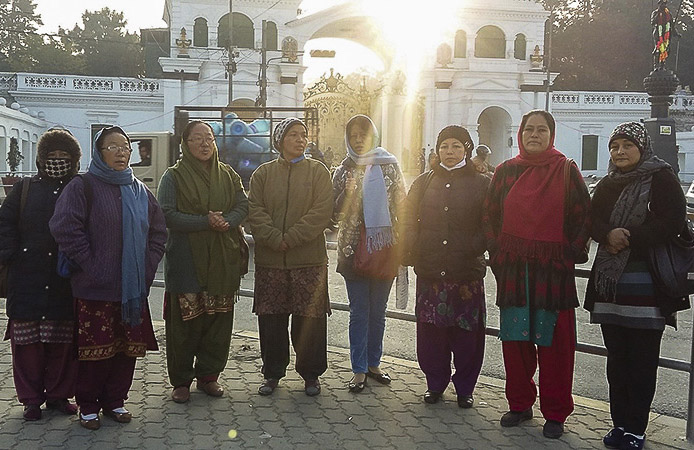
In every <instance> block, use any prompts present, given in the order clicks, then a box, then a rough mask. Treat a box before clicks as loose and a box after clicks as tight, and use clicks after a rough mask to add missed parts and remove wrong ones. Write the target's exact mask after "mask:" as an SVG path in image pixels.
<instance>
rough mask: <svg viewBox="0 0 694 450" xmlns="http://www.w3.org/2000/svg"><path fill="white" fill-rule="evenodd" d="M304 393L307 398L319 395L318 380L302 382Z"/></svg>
mask: <svg viewBox="0 0 694 450" xmlns="http://www.w3.org/2000/svg"><path fill="white" fill-rule="evenodd" d="M304 392H306V395H308V396H309V397H313V396H315V395H318V394H320V381H318V378H316V379H315V380H306V381H304Z"/></svg>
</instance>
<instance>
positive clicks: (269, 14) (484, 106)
mask: <svg viewBox="0 0 694 450" xmlns="http://www.w3.org/2000/svg"><path fill="white" fill-rule="evenodd" d="M300 3H301V0H281V1H279V2H276V1H274V0H234V11H235V13H234V24H235V25H234V27H235V28H234V29H235V30H237V29H238V33H237V34H235V35H234V44H235V45H236V50H237V51H238V55H237V56H236V57H235V58H234V62H235V64H236V72H235V73H234V74H233V99H234V103H235V104H239V105H252V104H254V103H255V101H256V99H257V98H258V93H259V92H258V74H259V69H260V61H261V60H260V58H261V56H260V52H259V51H258V50H257V49H259V48H260V47H261V31H262V30H261V27H262V21H263V20H265V21H266V23H267V28H266V33H267V35H266V36H267V37H268V38H267V45H266V48H268V49H269V51H268V52H267V57H268V58H270V59H269V64H268V69H267V79H268V85H267V92H268V97H267V105H268V106H291V107H298V106H302V105H303V98H304V92H305V90H306V88H307V86H306V85H305V83H304V79H303V76H304V72H305V70H306V66H304V64H303V61H304V58H303V56H302V54H301V53H302V50H303V49H304V48H305V46H306V44H307V43H308V42H309V41H310V40H312V39H316V38H324V37H333V38H341V39H350V40H353V41H356V42H358V43H360V44H362V45H365V46H367V47H369V48H370V49H372V50H373V51H374V52H375V53H376V54H378V55H380V56H381V57H382V59H383V61H384V65H385V66H386V68H387V70H389V69H393V68H392V67H390V66H389V65H390V64H391V59H390V57H391V56H392V53H391V51H392V49H390V48H388V46H387V44H384V42H383V40H382V39H380V35H379V30H378V26H377V24H376V25H374V21H373V20H372V19H371V18H369V17H367V16H365V13H364V11H363V10H361V9H360V8H358V7H357V6H355V5H354V4H351V3H346V4H342V5H338V6H334V7H331V8H328V9H325V10H322V11H319V12H316V13H314V14H308V15H307V14H302V13H301V12H300V11H298V10H297V9H298V7H299V5H300ZM461 4H462V5H461V6H460V8H459V9H458V10H454V11H451V14H455V16H456V23H457V24H458V26H457V29H456V30H455V31H454V33H452V35H451V36H450V39H449V40H447V41H444V42H441V43H440V45H439V48H438V49H437V51H432V52H431V54H429V55H426V58H425V67H424V68H423V71H422V73H421V76H420V78H419V80H418V82H417V86H416V87H415V88H414V89H415V90H416V97H417V98H418V99H419V101H420V104H421V108H422V110H423V114H422V116H423V117H422V120H421V121H420V122H419V123H418V125H417V126H418V127H421V133H419V134H418V136H421V139H419V138H418V140H419V142H418V143H417V144H416V145H418V146H422V147H424V146H426V144H434V143H435V141H436V135H437V133H438V131H439V130H440V129H441V128H443V127H444V126H446V125H449V124H459V125H462V126H464V127H466V128H467V129H468V130H470V132H471V135H472V136H473V140H474V141H475V142H476V143H477V142H479V143H484V144H487V145H488V146H489V147H490V148H492V151H493V155H492V162H493V163H495V164H498V163H499V162H501V161H503V160H505V159H508V158H510V157H512V156H513V155H515V154H516V153H517V151H518V144H517V133H518V126H519V124H520V119H521V116H522V115H523V114H524V113H525V112H527V111H529V110H531V109H535V108H544V107H545V102H546V90H545V87H544V83H545V80H546V79H547V73H546V72H544V71H543V68H542V62H541V55H542V54H543V53H544V49H543V45H544V26H545V21H546V19H547V17H548V15H549V14H548V12H547V11H545V10H544V9H543V8H542V6H541V5H540V4H539V3H537V2H536V1H535V0H488V1H482V0H470V1H468V2H461ZM227 14H228V2H226V1H222V0H166V2H165V10H164V20H165V21H166V22H167V24H168V25H169V33H168V35H169V40H170V42H168V47H169V49H168V52H167V53H168V55H167V56H163V57H161V58H159V64H160V66H161V68H162V71H163V77H162V78H156V79H154V78H147V79H125V78H113V77H85V76H72V75H50V74H28V73H18V74H7V73H5V74H0V95H2V94H1V93H2V91H6V92H7V94H8V96H11V98H12V99H14V100H16V102H17V103H18V104H19V111H18V110H15V109H12V108H10V106H11V105H10V104H7V105H4V106H3V105H0V153H1V154H0V157H1V158H2V160H0V170H2V169H4V168H5V166H3V164H4V163H5V162H4V161H5V157H6V152H7V148H8V145H9V144H7V140H8V139H9V137H8V136H10V135H12V133H14V134H17V135H18V136H21V137H22V139H23V142H27V144H26V145H27V146H28V147H27V148H28V149H31V148H32V145H34V146H35V142H36V138H37V136H38V135H40V132H41V131H43V130H45V129H46V128H48V127H50V126H54V125H59V126H63V127H66V128H68V129H70V130H71V131H72V132H73V133H74V134H75V136H76V137H77V138H78V140H79V141H80V143H81V145H82V147H83V153H84V154H85V156H84V159H83V167H86V163H87V161H88V158H89V156H88V153H89V149H90V148H91V137H92V136H93V132H94V129H96V128H98V127H100V126H101V125H104V124H119V125H121V126H123V127H124V128H125V129H126V130H127V131H171V130H172V129H173V111H174V108H175V106H177V105H201V106H225V105H227V104H228V84H229V83H228V79H227V78H226V77H225V76H226V75H227V74H228V70H227V69H228V65H229V54H228V52H227V50H226V49H224V48H221V47H220V45H226V43H228V39H229V38H228V37H227V36H228V28H225V27H228V15H227ZM183 29H185V34H183V32H182V30H183ZM144 31H146V30H143V32H144ZM422 32H426V30H423V31H422ZM644 32H647V30H645V31H644ZM164 46H166V43H165V44H164ZM283 49H284V51H283ZM292 49H293V50H292ZM164 50H167V49H164ZM393 73H394V75H393V76H389V77H385V78H384V80H383V88H382V89H381V91H380V92H381V96H380V98H379V101H378V102H377V103H375V106H374V110H373V111H372V116H374V118H375V119H376V122H377V123H378V124H379V125H380V127H379V128H380V131H381V135H382V143H383V145H384V146H385V147H386V148H388V149H389V150H391V151H392V152H393V153H395V154H396V155H398V156H400V155H401V154H402V151H403V149H404V148H405V147H407V146H410V148H412V130H411V129H408V124H411V121H409V120H408V117H407V115H408V114H409V111H410V110H409V109H408V107H407V102H408V101H409V99H411V98H412V97H414V96H413V95H409V96H408V92H407V89H406V88H405V87H404V84H405V82H404V81H403V80H402V78H401V77H400V76H397V75H398V74H397V72H396V71H394V70H393ZM555 76H556V74H550V77H549V78H550V79H553V78H554V77H555ZM410 89H412V88H410ZM410 94H412V93H411V92H410ZM549 104H550V110H551V111H552V113H553V114H554V115H555V117H556V120H557V137H556V146H557V148H558V149H559V150H561V151H562V152H564V153H565V154H566V155H567V156H569V157H571V158H574V159H575V160H576V161H577V162H578V164H579V167H581V168H582V170H583V172H584V174H586V175H593V174H594V175H598V176H601V175H603V174H604V173H605V171H606V169H607V161H608V158H609V154H608V152H607V138H608V136H609V133H610V132H611V131H612V129H613V128H614V127H615V126H616V125H617V124H618V123H621V122H623V121H627V120H640V119H644V118H647V117H649V115H650V107H649V103H648V101H647V94H645V93H609V92H553V93H552V95H551V98H550V102H549ZM22 108H27V112H28V113H30V114H33V115H34V116H36V117H31V115H30V114H24V113H21V109H22ZM672 108H673V109H674V110H678V111H689V110H691V109H693V108H694V97H692V96H691V95H688V94H680V95H678V96H676V98H675V100H674V103H673V106H672ZM6 109H7V110H8V111H5V110H6ZM25 116H26V117H25ZM39 116H40V117H42V118H43V119H39V118H38V117H39ZM22 121H24V122H26V123H27V125H22V126H20V125H18V123H20V122H22ZM22 123H23V122H22ZM29 124H31V125H29ZM27 127H28V128H27ZM31 127H33V128H31ZM25 128H26V132H27V133H28V134H26V133H25V132H24V131H25ZM20 129H21V130H20ZM27 136H28V137H27ZM25 137H27V139H24V138H25ZM3 139H4V141H3ZM3 142H4V144H3ZM678 143H679V145H680V170H681V177H682V178H683V179H684V180H691V179H692V178H694V132H691V131H689V132H684V133H683V132H680V133H678ZM23 145H24V144H23ZM23 148H24V147H23ZM29 151H31V150H29ZM27 159H29V160H31V159H32V157H31V155H29V158H27ZM27 159H25V165H26V160H27ZM31 167H33V163H32V166H31Z"/></svg>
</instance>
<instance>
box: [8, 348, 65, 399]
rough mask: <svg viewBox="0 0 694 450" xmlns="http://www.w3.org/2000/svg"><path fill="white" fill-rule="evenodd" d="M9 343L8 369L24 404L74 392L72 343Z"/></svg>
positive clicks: (56, 397)
mask: <svg viewBox="0 0 694 450" xmlns="http://www.w3.org/2000/svg"><path fill="white" fill-rule="evenodd" d="M11 344H12V373H13V375H14V386H15V389H16V390H17V397H18V398H19V401H20V402H21V403H22V404H24V405H41V404H43V402H44V401H46V400H62V399H66V398H72V397H73V396H74V395H75V382H76V381H77V359H76V358H75V357H74V354H73V345H72V344H48V343H43V342H37V343H35V344H28V345H16V344H15V342H14V340H12V341H11Z"/></svg>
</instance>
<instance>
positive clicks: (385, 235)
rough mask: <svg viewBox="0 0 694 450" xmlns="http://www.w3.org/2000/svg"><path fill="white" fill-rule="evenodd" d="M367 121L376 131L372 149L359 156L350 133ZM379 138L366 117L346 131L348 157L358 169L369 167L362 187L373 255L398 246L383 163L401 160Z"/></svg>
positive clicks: (369, 248) (359, 117) (350, 123)
mask: <svg viewBox="0 0 694 450" xmlns="http://www.w3.org/2000/svg"><path fill="white" fill-rule="evenodd" d="M359 121H365V122H368V124H369V125H370V126H371V131H372V132H373V141H372V147H371V149H369V151H367V152H366V153H363V154H361V155H359V154H357V152H355V151H354V150H353V149H352V146H351V145H349V131H350V129H351V128H352V126H354V125H355V123H356V122H359ZM378 144H379V136H378V130H377V129H376V125H374V123H373V121H372V120H371V119H370V118H369V117H367V116H364V115H361V114H359V115H356V116H354V117H352V118H351V119H349V121H348V122H347V126H346V128H345V145H346V147H347V156H348V157H349V158H350V159H351V160H352V161H353V162H354V163H355V164H356V165H358V166H366V167H365V170H364V181H363V184H362V194H363V200H362V205H363V206H362V207H363V213H364V227H365V228H366V241H367V242H366V249H367V251H368V252H369V253H372V252H373V251H374V250H376V251H378V250H381V249H382V248H384V247H390V246H391V245H393V244H394V243H395V235H394V233H393V223H392V222H391V220H390V208H389V207H388V192H387V190H386V182H385V179H384V178H383V170H381V165H382V164H397V162H398V160H397V158H395V156H393V155H392V154H390V153H389V152H388V151H387V150H386V149H384V148H383V147H379V146H378Z"/></svg>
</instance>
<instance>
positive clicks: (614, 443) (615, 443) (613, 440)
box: [602, 428, 624, 448]
mask: <svg viewBox="0 0 694 450" xmlns="http://www.w3.org/2000/svg"><path fill="white" fill-rule="evenodd" d="M622 437H624V430H622V429H621V428H612V429H611V430H610V432H609V433H607V434H606V435H605V437H604V438H602V443H603V444H605V447H607V448H619V446H620V445H622Z"/></svg>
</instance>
